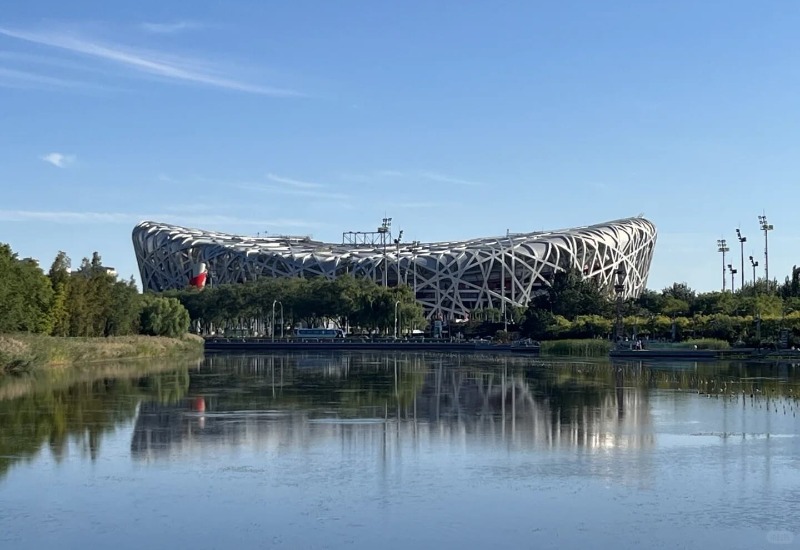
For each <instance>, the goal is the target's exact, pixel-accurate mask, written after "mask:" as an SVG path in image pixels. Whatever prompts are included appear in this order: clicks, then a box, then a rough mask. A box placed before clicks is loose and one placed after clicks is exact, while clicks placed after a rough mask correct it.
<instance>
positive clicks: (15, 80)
mask: <svg viewBox="0 0 800 550" xmlns="http://www.w3.org/2000/svg"><path fill="white" fill-rule="evenodd" d="M0 86H2V87H3V88H21V89H31V88H34V89H37V88H38V89H41V88H75V89H77V88H88V87H89V86H87V85H86V84H84V83H82V82H78V81H75V80H67V79H64V78H56V77H54V76H46V75H41V74H36V73H31V72H28V71H20V70H17V69H8V68H5V67H0Z"/></svg>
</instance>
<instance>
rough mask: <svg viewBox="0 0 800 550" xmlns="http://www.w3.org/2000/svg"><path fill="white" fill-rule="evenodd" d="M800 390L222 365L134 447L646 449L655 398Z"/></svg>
mask: <svg viewBox="0 0 800 550" xmlns="http://www.w3.org/2000/svg"><path fill="white" fill-rule="evenodd" d="M776 376H777V378H776ZM796 382H797V375H796V373H793V372H789V371H780V370H778V371H777V372H776V370H775V369H774V368H773V367H770V366H763V365H762V366H758V365H756V366H746V365H742V364H736V363H729V364H721V363H715V364H686V363H682V364H680V365H669V364H663V365H657V366H647V365H642V364H634V363H620V364H614V365H611V364H609V363H608V362H567V361H559V362H546V361H542V360H539V359H532V358H522V357H508V356H506V357H499V356H490V355H478V354H475V355H469V354H439V353H427V354H426V353H310V352H309V353H297V354H270V355H251V356H245V355H238V356H237V355H215V356H210V357H208V358H207V361H206V363H205V365H204V366H203V368H202V369H200V370H198V371H197V372H194V373H193V374H192V378H191V384H190V395H192V396H197V397H202V399H203V405H204V409H205V411H204V413H203V414H200V413H199V412H197V411H195V412H192V411H191V405H192V403H194V402H193V401H187V402H186V403H184V404H183V405H182V406H180V407H173V408H170V409H168V410H167V409H165V408H163V407H158V406H153V407H150V408H148V409H147V410H145V409H143V410H142V413H141V414H140V416H139V418H138V421H137V426H136V431H135V435H134V440H133V443H132V448H133V449H134V452H135V453H136V454H137V455H139V456H140V457H146V456H150V455H151V454H153V453H156V454H157V453H160V452H166V451H168V450H169V451H175V452H178V451H180V452H194V450H196V449H198V448H200V447H203V446H207V445H220V446H229V445H234V446H235V445H239V444H242V443H243V442H250V443H252V444H257V445H266V446H276V447H280V446H283V445H301V446H305V445H310V444H311V443H312V442H313V441H314V440H315V439H318V438H322V439H324V438H328V437H334V436H335V437H341V438H344V439H347V440H348V441H350V440H362V439H366V440H371V439H372V438H373V437H377V436H376V435H375V434H376V433H379V432H381V431H382V430H385V429H387V428H386V426H387V424H386V422H388V423H389V424H391V425H394V426H395V428H394V429H395V432H396V433H398V434H400V433H403V432H404V431H405V430H408V429H412V428H410V427H409V426H413V430H414V433H415V434H421V433H427V434H428V435H429V437H431V438H433V439H434V440H442V441H444V440H450V439H452V438H456V439H458V438H461V439H466V440H470V441H476V442H484V443H485V442H486V441H495V440H496V441H505V442H513V443H514V444H516V445H519V446H522V447H526V446H541V445H544V446H548V447H559V446H575V445H579V446H585V447H589V448H623V447H624V448H629V447H631V448H640V447H643V446H650V445H652V444H653V442H654V439H653V435H652V428H651V422H652V420H651V417H650V403H649V395H650V391H651V390H652V389H670V390H684V391H700V392H702V391H703V388H705V387H711V388H727V389H728V390H730V389H731V388H736V389H737V391H741V390H742V389H743V388H753V387H761V388H763V391H765V392H769V391H775V392H787V391H788V389H787V383H789V384H795V383H796ZM731 391H732V390H731ZM370 421H372V422H370ZM374 421H379V422H380V423H375V422H374Z"/></svg>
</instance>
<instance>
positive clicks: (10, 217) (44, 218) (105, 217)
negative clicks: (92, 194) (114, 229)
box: [0, 210, 135, 223]
mask: <svg viewBox="0 0 800 550" xmlns="http://www.w3.org/2000/svg"><path fill="white" fill-rule="evenodd" d="M134 218H135V216H131V215H130V214H121V213H118V212H69V211H47V210H0V221H4V222H34V221H36V222H53V223H130V221H131V220H132V219H134Z"/></svg>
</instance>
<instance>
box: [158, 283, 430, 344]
mask: <svg viewBox="0 0 800 550" xmlns="http://www.w3.org/2000/svg"><path fill="white" fill-rule="evenodd" d="M165 296H170V297H174V298H176V299H178V300H179V301H180V303H181V304H183V305H184V307H185V308H186V310H187V311H188V314H189V316H190V318H191V321H192V322H193V323H196V324H197V325H199V326H200V327H201V328H203V329H206V330H208V329H210V327H211V326H212V325H213V326H214V327H216V328H220V327H223V328H224V327H244V328H248V327H252V326H254V325H255V324H256V321H257V320H261V321H264V320H266V321H267V325H270V324H271V322H272V312H273V309H272V308H273V303H274V304H275V307H276V309H275V316H276V318H275V321H276V323H278V322H280V312H281V308H282V309H283V315H284V322H285V323H286V325H287V326H289V327H293V326H297V325H299V324H303V325H305V326H319V325H321V324H327V323H328V322H331V323H333V324H334V325H336V326H338V327H339V328H342V329H344V328H346V327H350V329H351V331H356V330H362V331H379V332H383V333H386V334H393V333H394V324H395V312H396V313H397V325H398V326H397V330H398V333H399V334H406V333H408V332H409V331H410V330H412V329H415V328H420V327H424V326H425V324H426V321H425V316H424V312H423V310H422V307H421V306H420V305H419V304H418V303H417V301H416V299H415V298H414V293H413V291H412V290H411V289H410V288H409V287H408V286H405V285H401V286H399V287H394V288H385V287H383V286H381V285H378V284H376V283H375V282H374V281H371V280H369V279H364V278H358V279H356V278H353V277H352V276H350V275H344V276H341V277H337V278H336V279H335V280H327V279H323V278H312V279H301V278H291V279H269V278H263V279H260V280H258V281H256V282H248V283H243V284H235V285H223V286H218V287H213V288H205V289H204V290H202V291H197V290H194V289H190V290H185V291H175V292H169V293H165ZM267 330H269V328H267ZM277 330H278V331H279V330H280V328H278V329H277Z"/></svg>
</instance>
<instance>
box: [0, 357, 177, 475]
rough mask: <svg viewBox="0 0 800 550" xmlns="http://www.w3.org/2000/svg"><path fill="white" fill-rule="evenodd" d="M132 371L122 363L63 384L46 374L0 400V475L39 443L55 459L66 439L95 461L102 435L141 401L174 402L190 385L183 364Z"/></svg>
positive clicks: (64, 449) (36, 450)
mask: <svg viewBox="0 0 800 550" xmlns="http://www.w3.org/2000/svg"><path fill="white" fill-rule="evenodd" d="M128 367H130V365H128ZM155 368H156V369H158V368H159V367H155ZM161 368H163V367H161ZM171 368H174V366H173V367H171ZM101 370H102V372H105V373H106V374H108V373H109V372H111V371H110V370H108V369H101ZM133 371H134V372H131V371H126V370H125V367H124V366H123V367H122V368H119V369H115V370H114V373H115V374H117V375H118V377H116V378H111V377H107V378H106V377H104V378H99V379H97V378H95V379H92V380H87V378H88V375H87V374H86V373H81V374H78V373H67V374H65V376H66V379H67V381H71V380H73V379H74V378H79V379H81V381H78V382H73V383H66V384H65V383H64V382H63V381H62V380H60V379H59V378H58V377H45V379H44V380H41V381H40V382H39V384H38V385H37V384H34V385H32V386H31V390H30V391H29V392H28V393H25V394H23V395H21V396H18V397H15V398H12V399H4V400H0V476H2V475H3V474H5V473H6V472H7V471H8V470H9V468H10V467H11V466H12V465H13V463H15V462H17V461H19V460H29V459H31V458H33V457H34V456H36V455H37V454H38V453H39V451H40V450H41V449H42V447H43V446H47V447H48V448H49V449H50V451H51V453H52V455H53V457H54V458H55V460H57V461H61V460H62V459H63V458H64V456H65V455H66V453H67V449H68V447H69V445H70V443H72V444H73V445H74V446H75V447H77V448H79V449H81V452H82V453H84V454H86V455H88V456H89V457H90V458H91V459H92V460H94V459H95V458H96V457H97V456H98V452H99V449H100V445H101V442H102V437H103V434H104V433H106V432H108V431H110V430H113V429H114V428H115V427H116V425H117V424H119V423H121V422H126V421H130V420H131V419H132V418H133V417H134V415H135V414H136V407H137V404H138V403H139V402H140V401H142V400H144V401H148V400H154V401H158V402H160V403H170V402H174V401H176V400H178V399H180V398H181V397H182V395H183V394H184V393H185V391H186V388H187V387H188V385H189V374H188V370H187V369H186V368H184V369H182V370H179V371H174V372H164V373H158V374H154V375H152V376H144V375H143V372H144V370H143V369H133ZM125 374H127V375H128V377H125ZM132 375H134V376H135V377H130V376H132ZM71 377H74V378H71Z"/></svg>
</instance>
